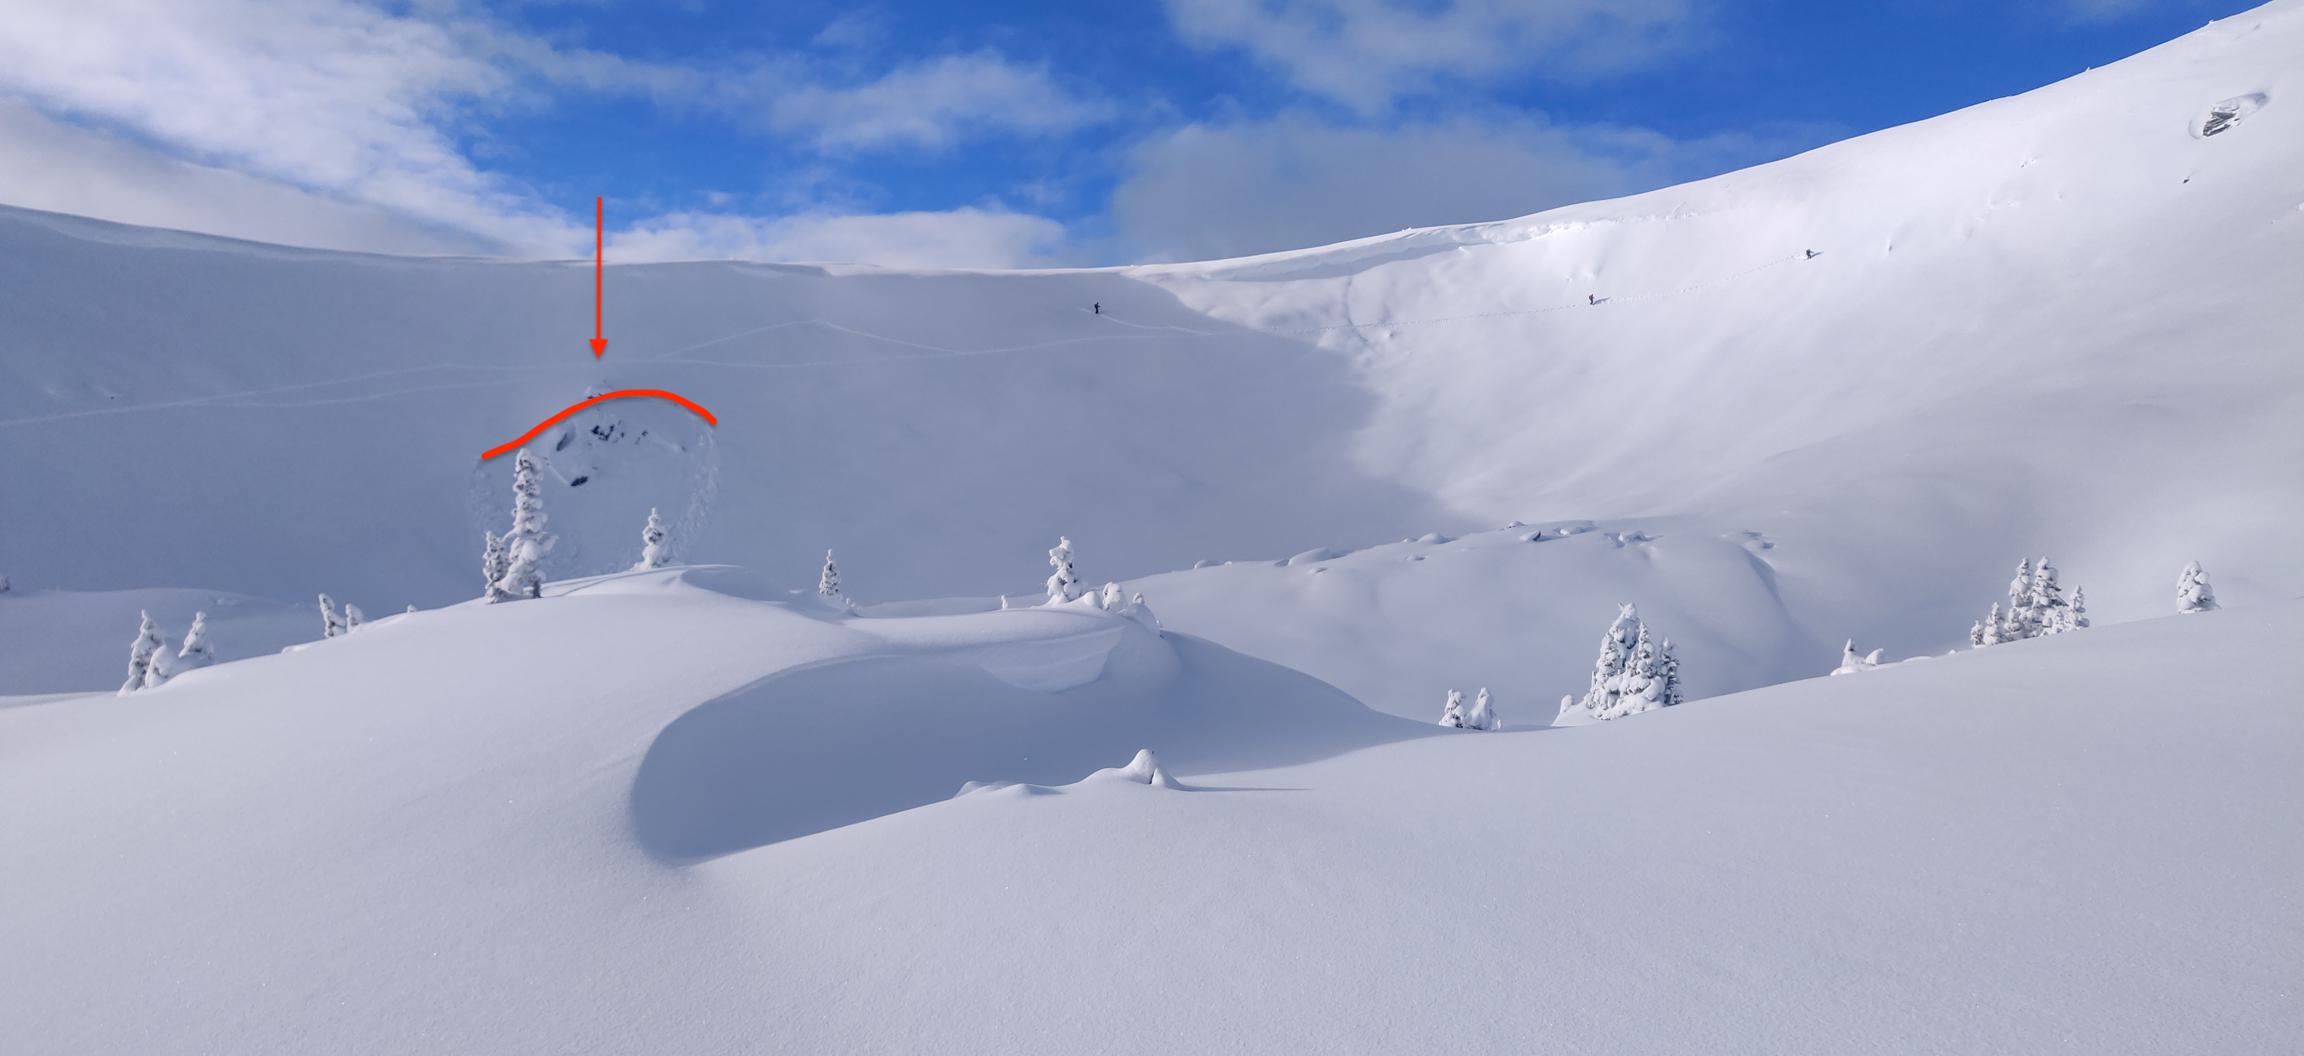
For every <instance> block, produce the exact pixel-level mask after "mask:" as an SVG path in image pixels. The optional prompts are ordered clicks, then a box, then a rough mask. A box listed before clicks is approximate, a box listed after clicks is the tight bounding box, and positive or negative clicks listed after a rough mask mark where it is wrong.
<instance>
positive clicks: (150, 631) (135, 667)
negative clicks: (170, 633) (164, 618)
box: [120, 612, 168, 693]
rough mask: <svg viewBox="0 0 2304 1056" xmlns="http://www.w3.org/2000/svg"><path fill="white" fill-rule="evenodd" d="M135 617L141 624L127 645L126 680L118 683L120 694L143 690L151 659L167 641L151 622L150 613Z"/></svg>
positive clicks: (150, 669) (155, 624)
mask: <svg viewBox="0 0 2304 1056" xmlns="http://www.w3.org/2000/svg"><path fill="white" fill-rule="evenodd" d="M137 615H138V616H140V617H142V622H141V623H139V624H137V626H136V640H135V641H133V642H130V643H128V678H127V680H126V681H123V682H121V683H120V692H122V693H133V692H135V691H137V690H139V689H142V688H144V680H145V679H146V678H148V677H150V675H151V673H152V658H153V657H154V656H156V655H158V654H159V652H160V650H162V649H164V648H166V647H167V645H168V640H167V639H166V638H164V637H162V636H161V634H160V625H159V624H157V623H154V622H152V614H151V613H149V612H143V613H138V614H137Z"/></svg>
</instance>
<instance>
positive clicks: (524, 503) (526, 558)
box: [488, 451, 552, 601]
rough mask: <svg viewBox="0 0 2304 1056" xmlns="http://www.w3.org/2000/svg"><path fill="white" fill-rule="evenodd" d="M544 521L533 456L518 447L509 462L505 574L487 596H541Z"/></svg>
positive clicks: (546, 544) (546, 548)
mask: <svg viewBox="0 0 2304 1056" xmlns="http://www.w3.org/2000/svg"><path fill="white" fill-rule="evenodd" d="M545 521H546V518H545V516H544V485H543V482H542V481H540V480H539V479H538V478H537V475H536V459H535V458H534V457H533V456H531V455H530V454H529V453H528V452H527V451H521V452H520V457H519V459H518V461H516V462H514V463H513V466H512V530H511V531H509V532H506V533H504V575H503V576H502V577H501V578H499V579H498V580H497V581H496V586H495V589H494V590H492V591H491V592H490V593H489V595H488V600H490V601H512V600H518V599H523V598H540V597H543V596H544V555H545V554H546V553H548V552H550V551H551V549H552V536H551V534H550V533H549V532H546V531H545V530H544V525H545Z"/></svg>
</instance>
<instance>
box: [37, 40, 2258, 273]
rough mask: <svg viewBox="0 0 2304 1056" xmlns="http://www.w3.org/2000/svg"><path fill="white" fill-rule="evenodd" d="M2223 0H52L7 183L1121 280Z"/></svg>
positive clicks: (1736, 159) (147, 208)
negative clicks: (605, 223) (1135, 265)
mask: <svg viewBox="0 0 2304 1056" xmlns="http://www.w3.org/2000/svg"><path fill="white" fill-rule="evenodd" d="M2247 6H2250V5H2246V4H2239V3H2228V2H2213V0H2035V2H2031V3H2023V4H2000V3H1984V2H1968V0H1882V2H1877V3H1848V2H1816V0H1799V2H1794V0H1773V2H1771V0H1754V2H1747V3H1733V4H1728V3H1721V4H1706V3H1699V2H1696V0H1145V2H1141V3H1106V4H1093V5H1084V4H1079V3H1053V2H1042V0H1012V2H1008V3H1001V4H952V3H911V2H888V3H832V2H826V0H786V2H782V3H737V2H727V0H686V2H677V3H663V2H642V0H508V2H500V3H481V2H477V0H408V2H392V3H369V2H366V0H18V2H17V3H16V4H12V5H11V7H12V8H21V9H22V10H20V11H13V12H12V15H11V17H10V18H9V19H8V20H5V21H0V143H8V144H10V145H11V149H9V150H7V151H5V152H0V202H7V203H11V204H19V205H26V206H31V207H35V208H44V209H53V210H57V211H63V212H74V213H82V214H87V215H94V216H102V217H106V218H111V219H119V220H124V221H129V222H135V223H148V224H157V225H162V226H172V227H182V228H188V229H193V230H201V231H210V232H215V233H220V234H229V235H235V236H240V237H249V238H257V239H263V240H269V241H281V242H290V243H297V244H306V245H322V246H331V247H338V248H353V249H372V250H378V251H385V252H448V253H482V254H490V255H508V256H543V257H551V256H571V255H578V254H580V253H582V252H583V251H584V250H585V249H586V248H588V243H589V226H588V225H589V221H590V215H589V213H590V210H589V206H590V202H591V198H592V197H593V196H594V195H602V196H605V197H606V198H607V199H608V200H609V210H610V228H611V246H612V250H613V252H614V253H615V254H616V255H617V256H618V257H619V258H620V259H634V260H637V259H672V258H686V257H741V258H756V259H808V260H853V261H863V262H871V263H884V264H891V265H958V266H1006V265H1034V264H1098V263H1116V262H1125V261H1137V260H1172V259H1186V258H1198V257H1210V256H1223V255H1234V254H1240V253H1249V252H1258V251H1264V250H1272V249H1282V248H1290V247H1294V246H1300V245H1310V244H1317V243H1321V242H1328V241H1335V240H1339V239H1345V238H1351V237H1356V236H1360V235H1366V234H1375V233H1380V232H1384V231H1390V230H1395V229H1398V228H1401V227H1406V226H1417V225H1426V224H1440V223H1454V222H1465V221H1474V220H1484V219H1498V218H1502V217H1508V216H1516V215H1521V214H1525V213H1529V212H1535V211H1537V210H1540V209H1544V208H1548V207H1551V206H1554V205H1561V204H1566V203H1569V202H1573V201H1580V200H1586V199H1590V198H1595V197H1605V196H1611V195H1616V194H1624V193H1630V192H1633V191H1638V190H1644V189H1647V188H1650V187H1655V186H1661V185H1665V184H1669V183H1673V182H1679V181H1682V180H1686V179H1692V178H1696V177H1701V176H1705V175H1710V174H1712V173H1716V172H1720V171H1725V170H1727V169H1732V168H1737V167H1741V166H1744V165H1749V164H1753V163H1756V162H1760V161H1765V160H1768V159H1770V158H1774V157H1781V156H1783V155H1785V154H1789V153H1794V152H1797V151H1799V150H1803V149H1807V148H1809V147H1813V146H1817V145H1820V144H1823V143H1826V142H1830V141H1833V140H1836V139H1841V138H1845V137H1847V136H1849V135H1854V134H1858V133H1862V132H1866V131H1871V130H1874V129H1878V128H1883V127H1887V126H1891V125H1895V124H1900V123H1903V122H1906V121H1912V120H1917V119H1920V118H1924V117H1929V116H1932V115H1935V114H1938V113H1942V112H1945V111H1948V110H1952V109H1957V108H1959V107H1961V106H1965V105H1968V104H1971V103H1975V102H1979V101H1982V100H1985V99H1990V98H1995V97H1998V96H2002V95H2007V94H2011V93H2015V92H2020V91H2024V90H2028V89H2030V88H2034V87H2037V86H2039V85H2042V84H2046V83H2049V82H2051V81H2054V80H2058V79H2061V78H2064V77H2067V76H2070V75H2072V74H2074V73H2077V72H2079V71H2080V70H2082V69H2083V68H2085V67H2088V66H2091V65H2101V64H2104V63H2107V62H2111V61H2114V60H2117V59H2119V58H2121V57H2124V56H2126V55H2129V54H2132V53H2134V52H2137V51H2140V50H2143V49H2144V48H2147V47H2150V46H2152V45H2154V44H2157V43H2160V42H2162V41H2165V40H2167V39H2170V38H2173V37H2175V36H2178V35H2181V34H2183V33H2185V32H2188V31H2190V30H2192V29H2196V28H2198V27H2199V26H2200V25H2201V24H2202V23H2203V22H2205V21H2206V20H2207V19H2209V18H2212V17H2222V16H2226V15H2229V14H2233V13H2235V12H2237V11H2240V10H2245V9H2246V7H2247Z"/></svg>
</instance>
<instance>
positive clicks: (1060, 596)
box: [1048, 536, 1080, 605]
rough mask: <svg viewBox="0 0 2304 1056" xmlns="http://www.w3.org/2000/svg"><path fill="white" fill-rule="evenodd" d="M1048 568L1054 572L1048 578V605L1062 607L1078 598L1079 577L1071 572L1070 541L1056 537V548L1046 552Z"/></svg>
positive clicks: (1066, 538)
mask: <svg viewBox="0 0 2304 1056" xmlns="http://www.w3.org/2000/svg"><path fill="white" fill-rule="evenodd" d="M1048 567H1050V568H1053V569H1055V570H1056V571H1055V572H1054V573H1052V574H1050V575H1049V577H1048V604H1050V605H1062V604H1064V603H1066V602H1070V601H1077V600H1079V598H1080V577H1079V576H1078V575H1077V574H1075V573H1074V572H1073V571H1072V540H1071V539H1070V538H1068V537H1065V536H1057V537H1056V547H1055V549H1052V550H1050V551H1048Z"/></svg>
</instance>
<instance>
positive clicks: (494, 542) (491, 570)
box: [480, 532, 504, 601]
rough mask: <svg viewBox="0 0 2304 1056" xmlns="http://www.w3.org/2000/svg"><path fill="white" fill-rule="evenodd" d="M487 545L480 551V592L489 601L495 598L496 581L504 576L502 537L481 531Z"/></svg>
mask: <svg viewBox="0 0 2304 1056" xmlns="http://www.w3.org/2000/svg"><path fill="white" fill-rule="evenodd" d="M482 534H484V535H485V536H486V537H487V540H488V542H487V546H486V548H485V549H483V550H481V551H480V577H481V584H480V593H481V596H483V597H485V598H487V599H488V600H490V601H494V600H496V581H497V580H500V579H503V578H504V537H503V536H500V535H497V534H496V533H495V532H485V533H482Z"/></svg>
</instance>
